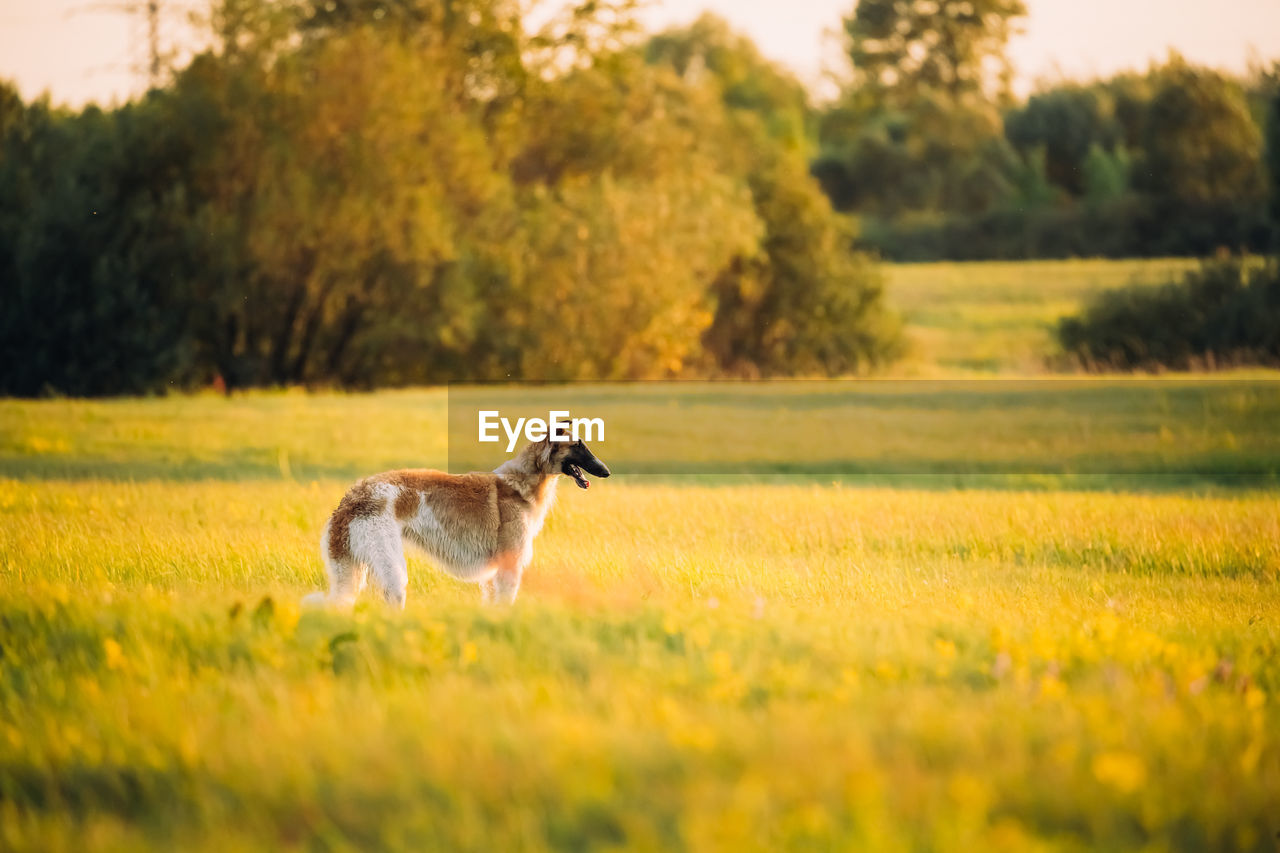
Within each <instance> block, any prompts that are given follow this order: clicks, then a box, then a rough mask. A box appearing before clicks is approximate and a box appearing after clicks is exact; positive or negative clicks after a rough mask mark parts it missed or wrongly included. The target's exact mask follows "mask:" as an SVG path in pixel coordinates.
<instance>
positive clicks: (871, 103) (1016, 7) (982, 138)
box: [813, 0, 1026, 216]
mask: <svg viewBox="0 0 1280 853" xmlns="http://www.w3.org/2000/svg"><path fill="white" fill-rule="evenodd" d="M1025 13H1026V9H1025V7H1024V6H1023V4H1022V3H1021V0H978V2H970V1H969V0H964V2H950V0H947V1H946V2H941V3H937V2H932V1H931V0H929V2H923V0H921V1H920V2H917V0H862V2H860V3H858V5H857V7H856V8H855V9H854V11H853V14H852V15H851V16H850V17H847V18H846V19H845V21H844V35H845V50H846V53H847V55H848V57H849V59H850V61H851V65H852V69H851V73H850V76H849V77H848V79H847V80H846V81H845V85H844V90H843V92H842V94H841V97H840V98H839V100H838V101H837V103H836V104H834V105H833V106H832V107H831V108H830V109H829V110H828V111H827V114H826V115H825V116H824V117H823V119H822V121H821V122H820V128H819V141H820V143H821V148H822V153H821V154H820V156H819V157H818V159H817V161H816V162H815V163H814V167H813V172H814V174H815V176H817V177H818V178H819V180H820V181H821V182H822V185H823V187H824V189H825V190H826V191H827V193H828V195H829V196H830V197H831V199H832V201H833V202H834V203H835V205H836V206H837V207H838V208H839V209H842V210H858V211H862V212H868V213H877V214H881V215H886V216H897V215H899V214H901V213H904V212H908V211H922V210H931V211H938V210H945V211H956V212H960V213H966V214H967V213H974V212H978V211H981V210H985V209H989V208H991V207H993V206H997V205H999V204H1002V203H1003V202H1004V201H1005V200H1007V199H1008V198H1009V197H1010V196H1011V195H1013V193H1014V182H1015V180H1016V178H1015V172H1016V170H1017V164H1016V162H1015V159H1016V158H1014V157H1013V156H1012V152H1011V151H1009V149H1008V146H1007V145H1005V144H1004V143H1003V140H1002V139H1001V126H1000V118H999V114H998V111H997V109H996V108H995V106H994V104H993V100H992V99H993V98H999V97H1003V94H1004V92H1005V91H1006V89H1007V85H1006V84H1007V74H1005V73H1000V74H998V75H996V77H995V78H993V76H992V73H991V67H992V65H1001V64H1003V63H1004V48H1005V43H1006V42H1007V40H1008V37H1009V34H1010V32H1011V27H1012V21H1013V20H1014V19H1016V18H1017V17H1019V16H1021V15H1024V14H1025ZM1005 71H1007V65H1005Z"/></svg>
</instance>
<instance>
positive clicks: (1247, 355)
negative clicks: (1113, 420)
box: [1057, 258, 1280, 370]
mask: <svg viewBox="0 0 1280 853" xmlns="http://www.w3.org/2000/svg"><path fill="white" fill-rule="evenodd" d="M1057 332H1058V341H1059V342H1060V343H1061V345H1062V348H1063V350H1064V351H1065V352H1066V353H1067V355H1068V356H1069V357H1071V358H1073V359H1074V360H1075V361H1076V362H1077V363H1079V364H1080V365H1081V366H1083V367H1084V368H1086V369H1089V370H1105V369H1125V370H1135V369H1136V370H1156V369H1161V368H1168V369H1174V370H1185V369H1188V368H1192V367H1208V368H1213V367H1224V366H1228V365H1241V364H1266V365H1274V364H1280V259H1276V258H1272V259H1271V260H1269V261H1267V262H1265V263H1264V264H1262V265H1260V266H1254V265H1246V264H1245V263H1244V262H1243V261H1241V260H1239V259H1231V260H1226V261H1215V262H1207V263H1205V264H1204V265H1203V266H1202V267H1201V268H1200V269H1199V270H1198V271H1196V272H1192V273H1188V274H1187V275H1186V276H1185V277H1184V278H1183V279H1182V280H1181V281H1178V282H1171V283H1169V284H1165V285H1161V286H1158V287H1128V288H1123V289H1120V290H1112V291H1108V292H1106V293H1102V294H1100V295H1099V296H1098V297H1097V298H1096V299H1095V300H1094V301H1093V302H1092V304H1090V305H1089V306H1088V307H1087V308H1086V309H1085V310H1084V312H1083V313H1081V314H1080V315H1079V316H1076V317H1068V318H1065V319H1063V320H1061V321H1060V322H1059V324H1058V330H1057Z"/></svg>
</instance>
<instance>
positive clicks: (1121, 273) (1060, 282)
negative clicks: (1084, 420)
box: [884, 258, 1198, 376]
mask: <svg viewBox="0 0 1280 853" xmlns="http://www.w3.org/2000/svg"><path fill="white" fill-rule="evenodd" d="M1197 264H1198V262H1197V261H1195V260H1191V259H1187V258H1164V259H1155V260H1123V261H1116V260H1097V259H1076V260H1064V261H1018V262H1000V261H994V262H987V263H964V264H957V263H920V264H886V265H885V267H884V269H885V276H886V293H887V296H888V299H889V302H890V304H891V305H893V306H894V307H895V308H897V309H898V310H899V311H901V312H902V314H903V320H904V323H905V331H906V335H907V341H908V346H909V350H908V355H907V358H906V359H904V361H903V362H902V363H901V364H899V365H898V366H897V367H895V371H896V372H897V373H900V374H903V375H908V376H915V375H924V376H935V375H944V376H956V375H985V374H992V373H995V374H1036V373H1042V372H1044V370H1045V367H1046V362H1049V361H1052V359H1053V357H1054V355H1055V351H1056V344H1055V342H1054V338H1053V329H1054V327H1055V326H1056V325H1057V322H1058V320H1059V319H1061V318H1062V317H1065V316H1067V315H1069V314H1074V313H1076V312H1077V311H1078V310H1079V309H1080V308H1081V307H1082V306H1083V304H1084V302H1085V301H1086V300H1087V299H1088V298H1089V297H1090V296H1092V295H1093V294H1096V293H1098V292H1100V291H1103V290H1110V289H1114V288H1118V287H1125V286H1127V285H1130V284H1163V283H1164V282H1166V281H1170V280H1176V279H1177V278H1178V277H1179V276H1180V275H1181V274H1182V273H1184V272H1186V271H1188V270H1192V269H1195V268H1196V266H1197Z"/></svg>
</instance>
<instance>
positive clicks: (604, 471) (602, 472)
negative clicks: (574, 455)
mask: <svg viewBox="0 0 1280 853" xmlns="http://www.w3.org/2000/svg"><path fill="white" fill-rule="evenodd" d="M594 464H595V467H594V468H588V469H587V470H588V471H590V472H591V473H592V474H595V475H596V476H597V477H608V476H609V466H608V465H606V464H604V463H603V462H601V461H600V460H599V459H596V460H594Z"/></svg>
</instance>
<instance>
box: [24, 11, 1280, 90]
mask: <svg viewBox="0 0 1280 853" xmlns="http://www.w3.org/2000/svg"><path fill="white" fill-rule="evenodd" d="M165 4H166V5H168V6H171V7H173V6H178V7H186V8H191V7H192V6H194V7H196V8H202V7H204V6H205V3H204V2H202V0H165ZM853 4H854V0H652V2H651V5H650V8H649V9H648V10H647V11H646V12H645V13H644V14H643V20H644V22H645V23H646V25H648V26H649V27H650V28H651V29H658V28H662V27H665V26H669V25H672V24H682V23H686V22H688V21H690V20H692V19H693V18H695V17H697V15H698V14H699V13H700V12H701V11H702V10H703V9H709V10H711V11H713V12H715V13H717V14H719V15H720V16H721V17H723V18H725V19H727V20H728V21H729V22H730V23H731V24H732V25H733V27H734V28H735V29H738V30H740V31H742V32H744V33H746V34H747V35H749V36H750V37H751V38H752V39H753V40H754V41H755V42H756V44H758V45H759V46H760V49H761V51H762V52H763V53H764V54H765V55H766V56H768V57H770V58H771V59H774V60H777V61H778V62H781V63H782V64H784V65H786V66H788V67H790V68H791V69H792V70H793V71H795V72H796V73H797V74H798V75H799V76H800V78H801V79H802V80H804V81H805V82H806V83H808V84H810V85H811V86H815V87H816V86H817V85H818V84H819V83H820V81H821V79H822V71H823V68H824V66H825V67H831V66H832V65H833V64H834V63H838V61H839V58H840V54H839V48H838V42H836V41H835V40H834V39H832V38H829V37H827V36H826V35H824V33H826V32H828V31H834V30H837V29H838V27H839V24H840V18H841V16H842V15H844V14H846V13H848V11H849V10H850V9H851V8H852V7H853ZM127 5H130V0H0V78H5V79H9V80H14V81H16V82H17V85H18V88H19V90H20V91H21V92H22V94H23V96H24V97H25V98H32V97H35V96H36V95H39V94H40V93H42V92H46V91H47V92H49V93H50V94H51V96H52V98H53V101H54V102H55V103H66V104H71V105H76V106H78V105H80V104H83V103H84V102H86V101H88V100H96V101H98V102H99V103H103V104H107V103H110V102H112V101H113V100H114V101H118V100H123V99H126V98H127V97H129V96H130V95H132V94H135V93H137V92H139V91H141V90H142V89H143V88H144V78H143V76H142V74H141V72H140V70H139V69H138V68H137V66H138V64H139V63H140V62H141V61H143V58H144V53H145V51H144V48H143V45H144V43H145V41H144V29H143V26H142V24H141V22H140V21H139V20H137V19H136V18H130V17H129V16H127V15H125V14H122V13H120V12H118V11H112V10H113V9H116V8H119V7H122V6H127ZM1027 5H1028V7H1029V8H1030V12H1031V14H1030V15H1029V16H1028V17H1027V18H1026V19H1024V20H1023V24H1022V25H1023V28H1024V30H1025V33H1024V34H1023V35H1021V36H1018V37H1017V38H1016V39H1015V40H1014V41H1013V43H1012V44H1011V45H1010V48H1009V52H1010V55H1011V58H1012V59H1013V62H1014V66H1015V68H1016V70H1017V72H1018V89H1019V91H1021V92H1024V93H1025V92H1026V91H1028V90H1029V89H1030V88H1031V87H1032V85H1033V83H1034V81H1035V80H1036V79H1039V78H1043V77H1056V76H1066V77H1093V76H1099V75H1106V74H1111V73H1113V72H1115V71H1119V70H1122V69H1143V68H1146V66H1147V65H1148V64H1149V63H1150V62H1151V60H1153V59H1155V60H1160V59H1163V58H1164V57H1165V56H1166V55H1167V54H1168V51H1169V49H1170V48H1171V47H1172V48H1176V49H1177V50H1179V51H1180V52H1181V53H1182V54H1183V55H1185V56H1186V57H1187V58H1188V59H1190V60H1192V61H1193V62H1197V63H1201V64H1205V65H1211V66H1214V67H1218V68H1225V69H1227V70H1230V71H1236V72H1239V71H1243V70H1244V69H1245V66H1246V65H1247V63H1248V60H1249V59H1250V57H1251V55H1252V56H1253V57H1255V58H1257V59H1260V60H1265V61H1268V62H1269V61H1270V60H1274V59H1280V0H1027ZM183 21H184V15H183V14H181V13H180V12H177V13H174V14H171V15H170V16H169V17H168V18H167V19H166V21H165V32H164V33H163V35H164V36H165V39H164V41H165V42H167V43H169V44H172V43H173V42H175V41H182V40H183V37H182V29H183Z"/></svg>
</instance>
